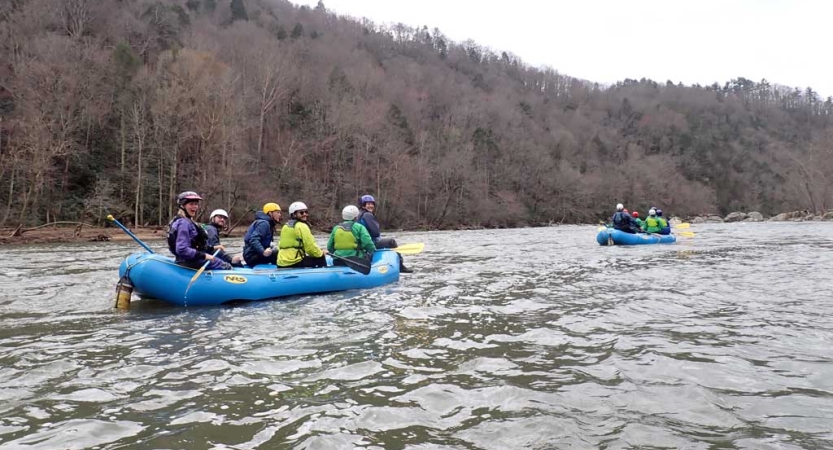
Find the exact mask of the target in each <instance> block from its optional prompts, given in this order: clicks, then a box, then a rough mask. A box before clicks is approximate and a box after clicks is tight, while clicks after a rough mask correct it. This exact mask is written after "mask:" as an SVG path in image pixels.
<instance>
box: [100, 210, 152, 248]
mask: <svg viewBox="0 0 833 450" xmlns="http://www.w3.org/2000/svg"><path fill="white" fill-rule="evenodd" d="M107 220H109V221H110V222H113V223H114V224H116V226H117V227H119V228H121V230H122V231H124V232H125V233H127V235H128V236H130V237H132V238H133V240H134V241H136V243H137V244H139V245H141V246H142V247H143V248H144V249H145V250H147V251H148V253H153V250H151V249H150V247H148V246H147V244H145V243H144V242H142V241H141V240H140V239H139V238H137V237H136V235H135V234H133V233H131V232H130V230H128V229H127V228H126V227H125V226H124V225H122V224H121V222H119V221H118V220H116V218H115V217H113V216H107Z"/></svg>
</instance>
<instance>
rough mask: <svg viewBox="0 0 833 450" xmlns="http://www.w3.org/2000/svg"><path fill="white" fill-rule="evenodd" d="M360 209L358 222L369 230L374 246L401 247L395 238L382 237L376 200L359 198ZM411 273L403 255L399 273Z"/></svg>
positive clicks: (369, 196)
mask: <svg viewBox="0 0 833 450" xmlns="http://www.w3.org/2000/svg"><path fill="white" fill-rule="evenodd" d="M359 208H360V209H359V218H358V219H356V222H358V223H360V224H362V225H364V226H365V228H367V232H368V233H370V238H371V239H373V244H375V245H376V248H377V249H379V248H396V247H399V244H397V243H396V240H395V239H394V238H383V237H382V227H381V226H379V222H378V221H377V220H376V216H375V215H374V211H376V199H375V198H373V196H372V195H370V194H365V195H362V196H361V197H359ZM411 272H413V270H411V269H409V268H407V267H405V261H403V258H402V255H399V273H411Z"/></svg>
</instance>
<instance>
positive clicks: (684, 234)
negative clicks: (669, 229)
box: [674, 231, 694, 237]
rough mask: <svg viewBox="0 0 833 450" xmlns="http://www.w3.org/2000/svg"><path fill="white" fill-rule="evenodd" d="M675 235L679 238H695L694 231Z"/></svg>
mask: <svg viewBox="0 0 833 450" xmlns="http://www.w3.org/2000/svg"><path fill="white" fill-rule="evenodd" d="M674 234H676V235H677V236H682V237H694V232H693V231H680V232H679V233H674Z"/></svg>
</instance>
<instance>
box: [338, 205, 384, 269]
mask: <svg viewBox="0 0 833 450" xmlns="http://www.w3.org/2000/svg"><path fill="white" fill-rule="evenodd" d="M357 217H359V208H358V207H356V206H355V205H347V206H345V207H344V209H343V210H341V218H342V219H344V222H341V223H340V224H338V225H336V226H335V227H333V232H332V233H330V239H329V240H328V241H327V251H329V252H330V254H333V255H336V256H341V257H342V258H355V257H358V258H365V259H367V260H368V261H370V260H371V259H372V258H373V253H374V252H375V251H376V245H375V244H374V243H373V239H372V238H371V237H370V233H368V232H367V228H365V226H364V225H362V224H360V223H358V222H356V218H357ZM333 265H344V261H342V260H340V259H337V258H333Z"/></svg>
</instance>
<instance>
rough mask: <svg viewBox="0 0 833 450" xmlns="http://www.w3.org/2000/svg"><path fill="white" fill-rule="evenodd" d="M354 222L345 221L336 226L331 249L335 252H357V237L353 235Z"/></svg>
mask: <svg viewBox="0 0 833 450" xmlns="http://www.w3.org/2000/svg"><path fill="white" fill-rule="evenodd" d="M355 223H356V222H354V221H352V220H347V221H344V222H341V223H340V224H338V225H336V232H335V236H334V237H333V247H334V248H335V249H336V250H358V249H359V237H358V236H356V234H355V233H353V225H355Z"/></svg>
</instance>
